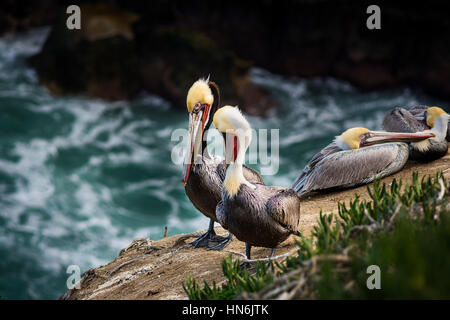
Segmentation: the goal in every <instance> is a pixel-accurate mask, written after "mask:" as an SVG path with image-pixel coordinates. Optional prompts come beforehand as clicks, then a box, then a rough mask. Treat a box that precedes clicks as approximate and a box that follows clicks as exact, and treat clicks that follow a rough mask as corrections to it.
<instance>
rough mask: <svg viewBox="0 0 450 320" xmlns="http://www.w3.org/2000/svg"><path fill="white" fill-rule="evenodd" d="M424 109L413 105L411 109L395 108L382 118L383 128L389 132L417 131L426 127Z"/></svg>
mask: <svg viewBox="0 0 450 320" xmlns="http://www.w3.org/2000/svg"><path fill="white" fill-rule="evenodd" d="M425 111H426V109H423V108H422V107H414V108H413V109H412V110H411V111H408V110H406V109H404V108H395V109H393V110H391V111H389V112H388V113H387V114H386V116H385V117H384V120H383V129H384V130H386V131H390V132H418V131H423V130H425V129H427V124H426V121H425V120H424V119H425V116H424V113H425Z"/></svg>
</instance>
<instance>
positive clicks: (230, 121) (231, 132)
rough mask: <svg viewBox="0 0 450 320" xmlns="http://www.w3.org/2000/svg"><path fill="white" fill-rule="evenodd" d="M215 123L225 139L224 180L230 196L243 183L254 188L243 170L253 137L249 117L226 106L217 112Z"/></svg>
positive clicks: (235, 192) (234, 193)
mask: <svg viewBox="0 0 450 320" xmlns="http://www.w3.org/2000/svg"><path fill="white" fill-rule="evenodd" d="M213 123H214V126H215V127H216V129H217V130H219V131H220V132H221V133H222V135H223V137H224V140H225V161H226V163H227V174H226V177H225V180H224V189H225V190H226V192H227V193H228V194H229V195H230V196H234V195H236V194H237V192H238V191H239V188H240V186H241V184H246V185H247V186H249V187H250V188H252V189H254V188H255V186H253V185H252V184H251V183H250V182H248V181H247V180H246V179H245V177H244V175H243V171H242V165H243V163H244V158H245V152H246V150H247V148H248V146H249V145H250V142H251V138H252V131H251V127H250V124H249V123H248V121H247V119H245V117H244V116H243V115H242V113H241V111H240V110H239V109H238V108H237V107H232V106H224V107H222V108H220V109H219V110H217V112H216V113H215V115H214V119H213Z"/></svg>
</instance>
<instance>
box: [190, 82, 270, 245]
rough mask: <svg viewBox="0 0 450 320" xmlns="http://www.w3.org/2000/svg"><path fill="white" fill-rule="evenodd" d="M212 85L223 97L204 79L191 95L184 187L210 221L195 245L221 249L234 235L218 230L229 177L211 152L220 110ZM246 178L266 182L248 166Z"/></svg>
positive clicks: (194, 87) (191, 91)
mask: <svg viewBox="0 0 450 320" xmlns="http://www.w3.org/2000/svg"><path fill="white" fill-rule="evenodd" d="M210 85H211V86H213V87H214V88H215V89H216V90H217V94H218V95H219V90H218V88H217V86H216V85H215V84H214V83H213V82H211V81H208V80H203V79H200V80H198V81H196V82H195V83H194V84H193V85H192V87H191V88H190V89H189V92H188V95H187V100H186V104H187V109H188V112H189V134H190V137H189V145H188V150H187V153H186V159H185V162H184V170H183V185H184V186H185V191H186V195H187V196H188V198H189V200H190V201H191V202H192V204H193V205H194V206H195V207H196V208H197V209H198V210H199V211H200V212H201V213H203V214H204V215H205V216H207V217H208V218H210V223H209V228H208V231H207V232H206V233H205V234H203V235H201V236H200V237H199V238H198V239H196V240H195V241H193V242H192V243H191V244H192V245H193V246H194V247H196V248H198V247H208V248H209V249H215V250H221V249H222V248H224V247H225V246H226V245H227V244H228V243H229V242H230V241H231V237H232V236H231V233H230V234H229V235H228V236H227V237H220V236H218V235H216V233H215V231H214V221H217V218H216V206H217V203H218V202H219V201H220V200H221V199H222V181H223V179H224V178H225V170H226V165H225V161H224V160H223V159H222V158H220V157H217V156H214V155H210V154H209V153H208V150H207V145H206V141H207V130H208V129H209V127H210V125H211V122H212V118H213V116H214V113H215V112H216V110H217V104H215V105H214V96H213V93H212V92H211V88H210ZM219 99H220V97H219ZM244 175H245V177H246V178H247V179H248V180H250V181H256V182H260V183H263V180H262V178H261V176H260V175H259V173H258V172H256V171H255V170H253V169H251V168H248V167H245V168H244ZM210 241H211V244H210Z"/></svg>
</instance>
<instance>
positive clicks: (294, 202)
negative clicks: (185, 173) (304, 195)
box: [214, 106, 300, 259]
mask: <svg viewBox="0 0 450 320" xmlns="http://www.w3.org/2000/svg"><path fill="white" fill-rule="evenodd" d="M214 126H215V127H216V128H217V129H218V130H219V131H220V132H222V133H223V134H224V137H225V140H226V141H225V146H226V149H227V150H233V152H226V155H227V156H230V157H231V158H230V159H227V161H228V160H230V164H229V166H228V169H227V171H226V177H225V180H224V182H223V190H222V202H220V203H219V204H218V205H217V208H216V216H217V219H218V220H219V222H220V224H221V225H222V226H223V227H224V228H225V229H227V230H229V231H230V232H231V233H232V234H234V235H235V236H236V237H237V238H238V239H239V240H241V241H244V242H245V243H246V256H247V258H248V259H250V254H251V252H250V251H251V246H260V247H267V248H272V252H271V256H272V254H273V252H274V248H275V247H276V246H277V245H278V244H279V243H281V242H282V241H284V240H286V239H287V238H288V237H289V235H291V234H296V235H299V231H298V227H299V223H300V200H299V198H298V196H297V194H296V193H295V192H294V191H293V190H292V189H285V188H281V187H271V186H266V185H263V184H261V183H258V182H256V183H255V182H250V181H248V179H246V177H245V176H244V174H243V171H242V170H243V164H244V157H245V153H246V150H247V148H248V146H249V144H250V141H251V128H250V125H249V123H248V122H247V120H246V119H245V118H244V116H243V115H242V114H241V112H240V111H239V109H238V108H237V107H231V106H225V107H223V108H221V109H219V110H218V111H217V112H216V114H215V115H214ZM227 163H228V162H227Z"/></svg>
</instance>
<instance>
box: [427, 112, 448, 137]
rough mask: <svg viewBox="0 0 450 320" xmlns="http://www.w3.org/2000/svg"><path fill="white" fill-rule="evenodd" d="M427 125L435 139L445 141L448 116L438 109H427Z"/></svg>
mask: <svg viewBox="0 0 450 320" xmlns="http://www.w3.org/2000/svg"><path fill="white" fill-rule="evenodd" d="M426 117H427V125H428V126H429V127H430V128H431V131H432V132H433V133H434V134H435V135H436V137H438V138H441V139H445V135H446V134H447V126H448V122H449V121H450V116H449V115H448V114H447V113H446V112H445V111H444V110H443V109H441V108H439V107H429V108H427V112H426Z"/></svg>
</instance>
